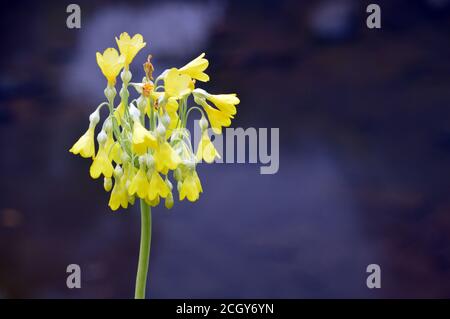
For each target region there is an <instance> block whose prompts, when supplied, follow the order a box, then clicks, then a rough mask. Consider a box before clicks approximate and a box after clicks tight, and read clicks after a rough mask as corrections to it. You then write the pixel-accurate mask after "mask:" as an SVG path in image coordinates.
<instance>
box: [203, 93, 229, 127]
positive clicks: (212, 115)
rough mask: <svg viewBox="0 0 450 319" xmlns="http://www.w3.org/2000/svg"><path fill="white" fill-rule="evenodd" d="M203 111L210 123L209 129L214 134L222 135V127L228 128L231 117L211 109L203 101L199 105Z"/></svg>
mask: <svg viewBox="0 0 450 319" xmlns="http://www.w3.org/2000/svg"><path fill="white" fill-rule="evenodd" d="M201 105H202V106H203V109H204V110H205V111H206V114H207V115H208V119H209V122H210V123H211V128H212V130H213V131H214V133H216V134H221V133H222V127H228V126H230V125H231V118H232V116H231V115H228V114H226V113H224V112H222V111H219V110H218V109H215V108H213V107H212V106H210V105H209V104H208V103H206V102H205V101H203V102H202V103H201Z"/></svg>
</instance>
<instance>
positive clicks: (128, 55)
mask: <svg viewBox="0 0 450 319" xmlns="http://www.w3.org/2000/svg"><path fill="white" fill-rule="evenodd" d="M116 42H117V46H118V47H119V50H120V53H121V54H122V55H124V56H125V68H126V69H128V66H129V65H130V63H131V61H133V59H134V57H135V56H136V54H137V53H138V52H139V51H140V50H141V49H142V48H143V47H145V45H146V43H145V42H144V39H143V38H142V35H141V34H139V33H138V34H135V35H134V36H133V37H132V38H130V36H129V35H128V33H126V32H123V33H121V34H120V37H119V39H117V37H116Z"/></svg>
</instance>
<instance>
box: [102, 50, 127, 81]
mask: <svg viewBox="0 0 450 319" xmlns="http://www.w3.org/2000/svg"><path fill="white" fill-rule="evenodd" d="M96 56H97V64H98V66H99V67H100V69H101V70H102V73H103V75H104V76H105V77H106V79H107V80H108V85H109V86H114V85H115V84H116V77H117V75H119V73H120V70H122V68H123V66H124V62H125V57H124V56H123V55H120V56H119V53H118V52H117V50H116V49H114V48H108V49H106V50H105V51H104V52H103V55H102V54H100V52H97V55H96Z"/></svg>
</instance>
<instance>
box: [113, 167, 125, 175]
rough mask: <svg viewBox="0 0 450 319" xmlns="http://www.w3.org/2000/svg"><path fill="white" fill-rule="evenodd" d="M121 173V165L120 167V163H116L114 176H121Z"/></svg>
mask: <svg viewBox="0 0 450 319" xmlns="http://www.w3.org/2000/svg"><path fill="white" fill-rule="evenodd" d="M122 174H123V170H122V167H120V165H116V167H115V168H114V176H116V177H121V176H122Z"/></svg>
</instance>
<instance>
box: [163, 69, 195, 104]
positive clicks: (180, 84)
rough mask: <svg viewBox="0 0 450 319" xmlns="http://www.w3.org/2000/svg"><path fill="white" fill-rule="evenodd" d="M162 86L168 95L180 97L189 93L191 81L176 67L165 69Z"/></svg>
mask: <svg viewBox="0 0 450 319" xmlns="http://www.w3.org/2000/svg"><path fill="white" fill-rule="evenodd" d="M164 88H165V91H166V94H167V95H168V96H169V97H174V98H176V99H180V98H182V97H183V96H185V95H187V94H189V93H191V91H192V90H193V83H192V80H191V78H190V76H188V75H186V74H181V73H180V72H179V71H178V70H177V69H176V68H172V69H170V70H169V71H167V74H166V76H165V78H164Z"/></svg>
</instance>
